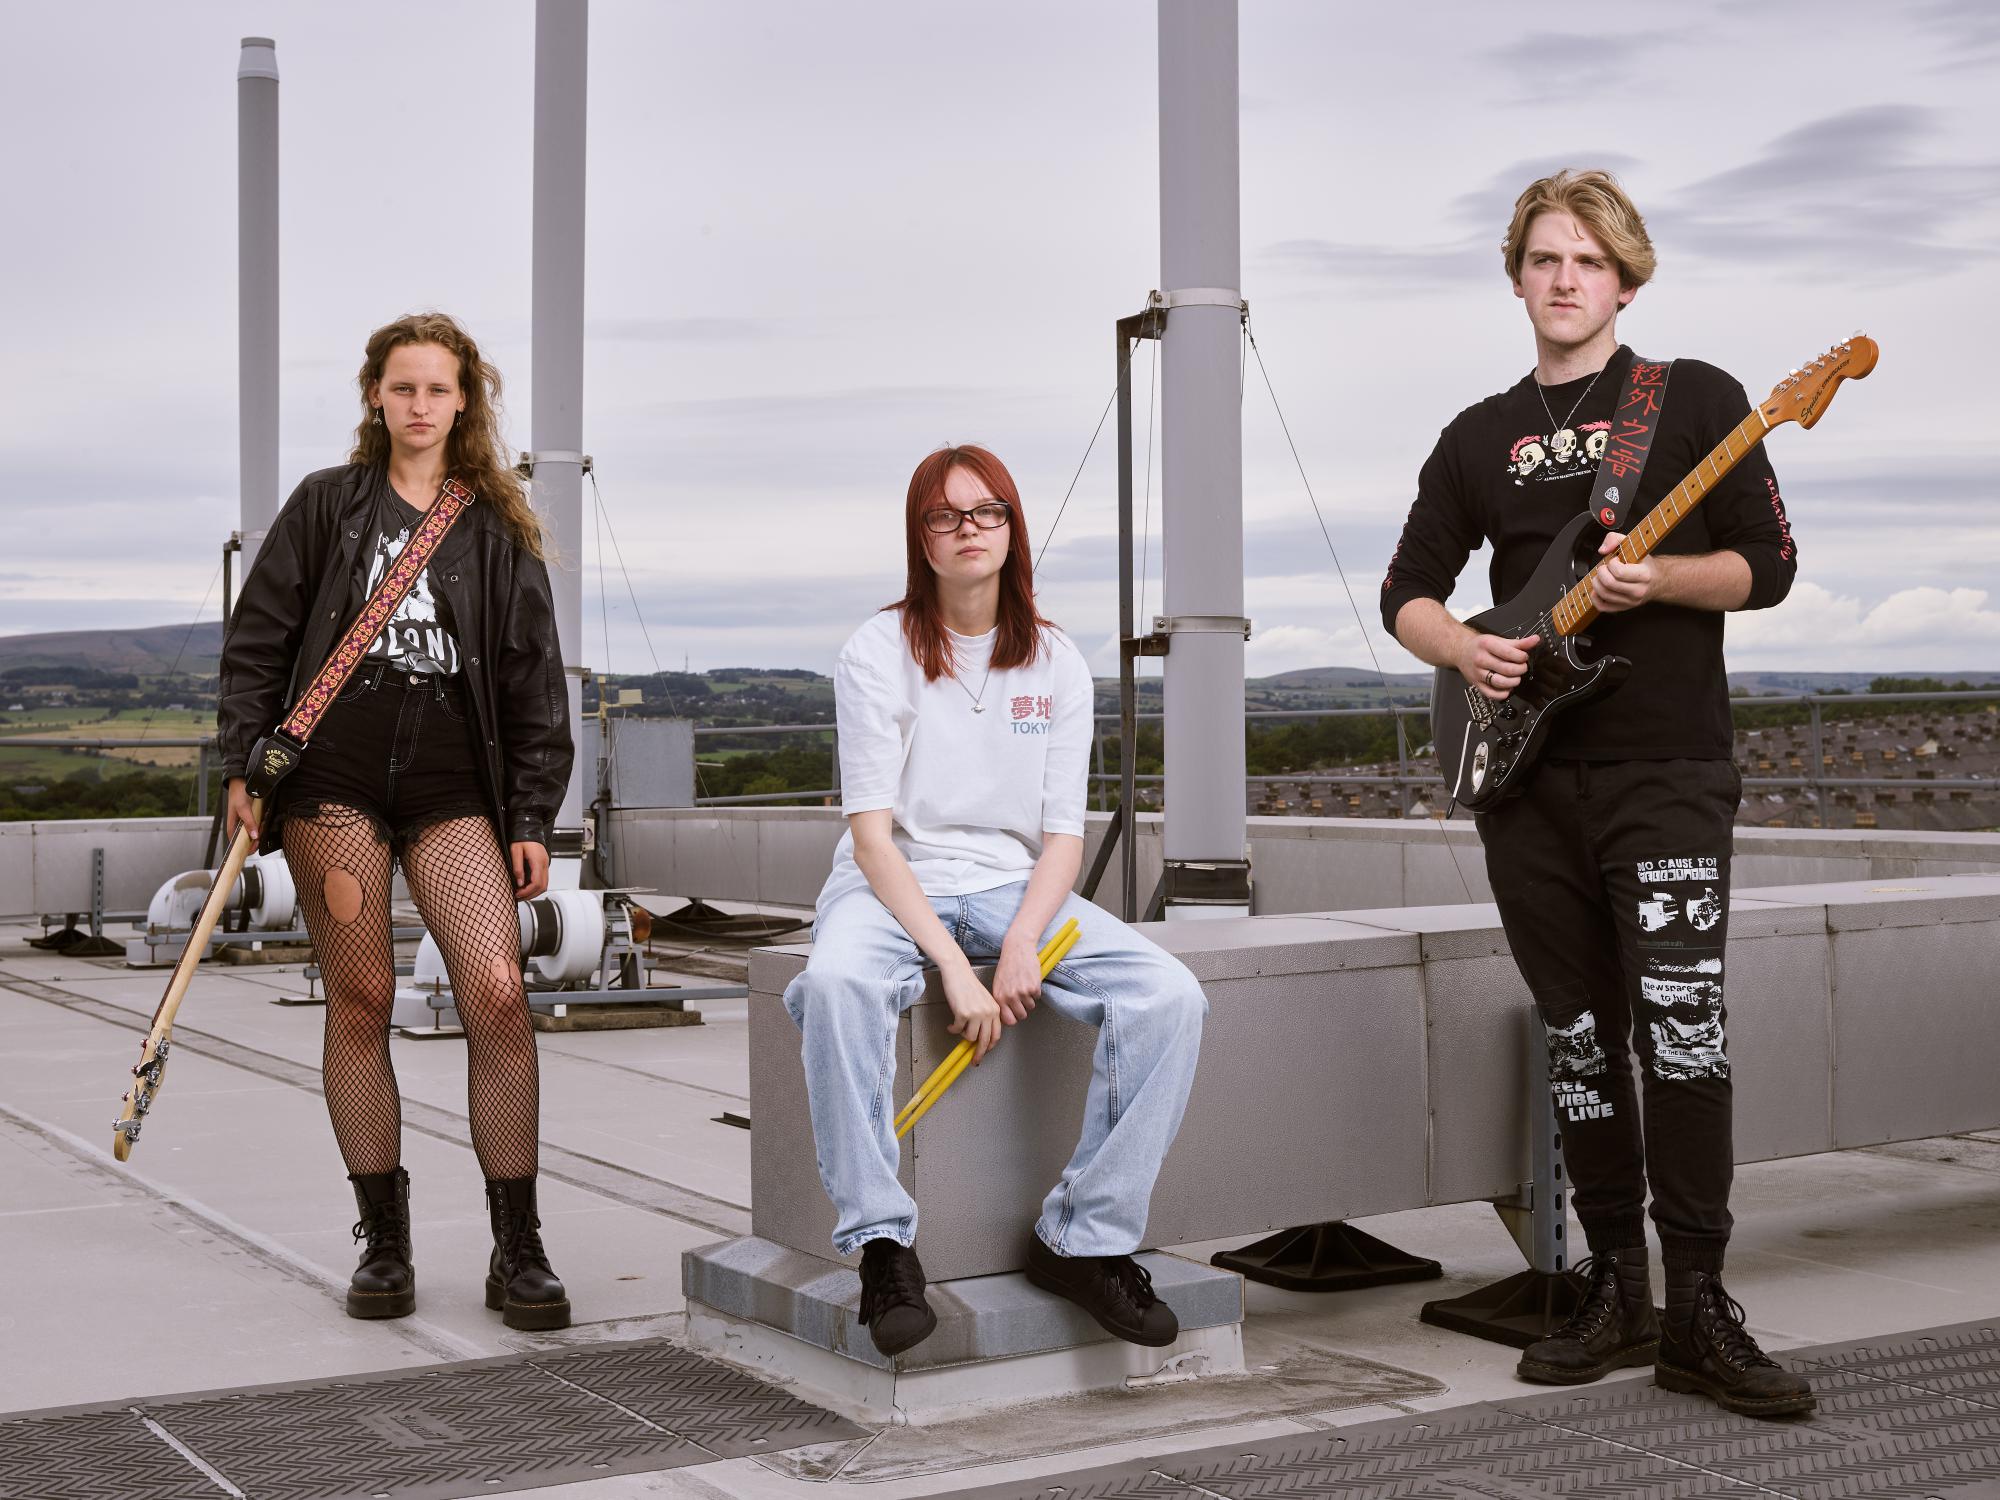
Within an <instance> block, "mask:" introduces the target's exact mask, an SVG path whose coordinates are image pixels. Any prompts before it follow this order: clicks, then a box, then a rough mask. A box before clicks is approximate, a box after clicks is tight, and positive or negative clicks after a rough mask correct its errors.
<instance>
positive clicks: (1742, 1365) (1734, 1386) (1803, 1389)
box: [1653, 1269, 1814, 1417]
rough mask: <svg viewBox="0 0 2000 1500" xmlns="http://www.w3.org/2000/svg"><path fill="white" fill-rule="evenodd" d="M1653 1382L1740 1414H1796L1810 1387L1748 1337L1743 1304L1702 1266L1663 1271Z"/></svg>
mask: <svg viewBox="0 0 2000 1500" xmlns="http://www.w3.org/2000/svg"><path fill="white" fill-rule="evenodd" d="M1653 1384H1655V1385H1657V1386H1659V1387H1660V1388H1661V1389H1662V1390H1669V1391H1685V1392H1692V1393H1696V1394H1699V1395H1703V1396H1707V1397H1708V1398H1709V1399H1710V1400H1712V1401H1714V1402H1716V1403H1718V1404H1719V1405H1721V1406H1724V1407H1726V1408H1728V1409H1729V1410H1730V1411H1733V1412H1741V1413H1742V1414H1743V1415H1744V1416H1746V1417H1802V1416H1805V1415H1807V1414H1808V1413H1809V1412H1811V1411H1812V1409H1813V1406H1814V1402H1813V1393H1812V1387H1811V1386H1809V1385H1808V1384H1806V1381H1805V1378H1804V1377H1803V1376H1800V1375H1794V1374H1793V1373H1792V1372H1791V1371H1790V1370H1787V1369H1784V1368H1783V1367H1782V1366H1780V1365H1779V1364H1778V1362H1777V1361H1776V1360H1774V1359H1772V1358H1771V1357H1770V1356H1769V1355H1768V1354H1766V1353H1765V1352H1764V1351H1763V1350H1762V1349H1760V1348H1758V1347H1757V1341H1756V1340H1755V1339H1753V1338H1752V1337H1750V1331H1749V1330H1748V1329H1746V1328H1745V1327H1744V1326H1743V1306H1742V1304H1741V1303H1739V1302H1738V1301H1737V1300H1736V1299H1735V1298H1734V1297H1732V1296H1730V1295H1729V1293H1727V1292H1726V1291H1724V1290H1723V1289H1722V1282H1721V1280H1720V1278H1718V1277H1716V1276H1714V1275H1712V1274H1710V1273H1709V1272H1707V1271H1675V1270H1671V1269H1670V1270H1669V1271H1668V1272H1667V1326H1666V1330H1665V1332H1664V1333H1663V1334H1662V1335H1661V1337H1660V1357H1659V1360H1658V1362H1657V1363H1656V1364H1655V1365H1654V1366H1653Z"/></svg>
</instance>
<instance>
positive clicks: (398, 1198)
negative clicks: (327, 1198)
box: [347, 1167, 417, 1318]
mask: <svg viewBox="0 0 2000 1500" xmlns="http://www.w3.org/2000/svg"><path fill="white" fill-rule="evenodd" d="M347 1180H348V1181H349V1182H351V1183H353V1184H354V1206H355V1207H356V1208H358V1209H359V1210H360V1211H361V1220H360V1222H359V1223H357V1224H356V1225H355V1226H354V1237H355V1239H357V1240H363V1241H366V1243H365V1244H364V1245H363V1246H362V1248H361V1264H360V1265H358V1266H356V1267H355V1268H354V1278H353V1279H352V1280H351V1281H349V1282H348V1284H347V1315H348V1317H350V1318H402V1317H407V1316H408V1315H409V1314H411V1313H413V1312H415V1311H416V1310H417V1273H416V1271H415V1270H414V1269H413V1268H412V1266H411V1264H410V1174H409V1173H408V1172H405V1171H404V1170H403V1169H402V1168H401V1167H398V1168H396V1170H395V1171H393V1172H362V1173H359V1174H354V1173H349V1174H348V1178H347Z"/></svg>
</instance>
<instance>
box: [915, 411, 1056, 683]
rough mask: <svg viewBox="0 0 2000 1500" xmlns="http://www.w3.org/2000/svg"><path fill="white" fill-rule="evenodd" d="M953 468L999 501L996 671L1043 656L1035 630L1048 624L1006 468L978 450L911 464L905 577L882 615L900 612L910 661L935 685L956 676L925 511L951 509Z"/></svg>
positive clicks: (944, 451) (941, 452) (947, 452)
mask: <svg viewBox="0 0 2000 1500" xmlns="http://www.w3.org/2000/svg"><path fill="white" fill-rule="evenodd" d="M953 469H966V470H969V471H970V472H971V473H972V474H973V476H974V477H976V478H977V479H979V480H980V481H981V482H982V483H983V484H984V485H985V486H986V488H987V489H988V490H989V491H991V492H992V495H993V497H994V499H996V500H1002V501H1005V502H1006V505H1007V509H1008V512H1009V513H1010V517H1011V518H1010V520H1009V522H1008V526H1007V559H1006V561H1005V562H1003V563H1001V565H1000V619H999V635H998V636H997V638H996V639H995V640H994V642H993V655H992V658H991V659H992V663H993V668H994V670H995V671H999V672H1005V671H1008V670H1009V669H1011V668H1014V667H1025V666H1027V665H1028V664H1029V663H1030V662H1032V661H1034V660H1035V659H1036V658H1037V657H1038V656H1040V655H1041V652H1042V636H1041V631H1042V627H1043V626H1045V625H1048V624H1050V623H1051V622H1050V621H1048V620H1045V619H1043V618H1042V616H1041V615H1040V613H1038V612H1037V611H1036V609H1035V560H1034V557H1033V556H1032V555H1031V554H1030V553H1029V551H1028V518H1027V517H1026V516H1025V515H1023V514H1022V512H1021V491H1020V490H1019V488H1017V487H1016V485H1015V484H1014V476H1013V475H1012V474H1009V473H1008V472H1007V466H1006V465H1005V464H1003V463H1001V462H1000V460H999V459H997V458H995V457H994V456H993V455H992V454H991V453H990V452H988V451H987V450H986V449H984V448H979V447H975V446H973V445H972V444H969V443H968V444H966V445H964V446H963V447H958V448H940V449H938V450H937V452H935V453H933V454H930V455H929V456H928V457H926V458H925V459H924V461H923V462H922V463H920V464H918V465H917V471H916V473H914V474H912V475H911V476H910V494H909V499H908V500H907V501H906V502H905V504H904V507H903V533H904V538H905V544H906V547H907V550H908V553H909V576H908V580H907V582H906V583H905V585H904V589H903V597H902V598H901V599H899V600H897V601H896V602H895V603H894V604H891V605H888V606H887V608H889V609H899V610H901V611H902V612H903V639H904V640H905V641H907V642H908V643H909V647H910V655H912V656H913V657H915V658H916V660H917V665H918V666H920V667H922V668H923V669H924V681H926V682H936V681H937V680H938V679H939V678H940V677H949V676H951V675H952V674H953V672H954V671H955V670H956V669H957V662H956V660H955V659H954V658H953V654H952V649H951V637H950V635H949V634H947V633H946V631H945V625H944V617H943V615H942V614H941V613H940V611H939V609H938V586H937V574H936V573H935V572H934V571H933V570H932V568H931V558H930V551H929V549H928V548H927V547H926V546H925V541H924V539H925V532H924V512H926V511H932V510H936V509H938V508H939V507H940V506H944V505H948V504H950V502H949V501H947V500H946V499H945V498H944V482H945V479H946V477H947V476H948V475H949V474H950V473H951V471H952V470H953Z"/></svg>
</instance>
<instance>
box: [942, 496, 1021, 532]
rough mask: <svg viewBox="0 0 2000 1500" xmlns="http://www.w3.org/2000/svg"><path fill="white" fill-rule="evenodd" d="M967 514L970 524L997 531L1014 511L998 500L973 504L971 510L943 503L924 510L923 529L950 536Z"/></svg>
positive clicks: (1010, 518)
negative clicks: (935, 507)
mask: <svg viewBox="0 0 2000 1500" xmlns="http://www.w3.org/2000/svg"><path fill="white" fill-rule="evenodd" d="M967 516H970V517H971V518H972V524H973V525H974V526H977V527H978V528H979V529H980V530H981V531H998V530H999V529H1000V528H1001V527H1002V526H1005V525H1006V524H1007V523H1008V522H1009V521H1010V520H1012V519H1013V518H1014V512H1013V511H1011V510H1009V509H1008V508H1007V506H1006V505H1005V504H1003V503H1002V502H1001V501H998V500H989V501H987V502H986V503H985V504H984V505H975V506H973V507H972V509H971V510H960V509H958V508H957V507H956V506H951V505H945V506H940V507H939V508H938V509H936V510H927V511H925V512H924V529H925V530H926V531H935V532H936V533H937V534H938V535H939V536H950V535H951V533H952V532H954V531H956V530H958V528H959V527H961V526H963V525H964V524H965V520H966V517H967Z"/></svg>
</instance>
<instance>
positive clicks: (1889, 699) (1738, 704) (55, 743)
mask: <svg viewBox="0 0 2000 1500" xmlns="http://www.w3.org/2000/svg"><path fill="white" fill-rule="evenodd" d="M1996 701H2000V688H1996V689H1982V688H1973V689H1968V690H1962V691H1951V692H1928V693H1926V692H1916V693H1797V694H1787V695H1780V694H1773V695H1771V696H1768V697H1756V698H1731V699H1730V700H1729V706H1730V709H1731V711H1732V713H1733V712H1734V711H1735V710H1738V709H1767V708H1782V707H1788V706H1794V705H1804V706H1805V708H1806V710H1807V719H1808V728H1809V731H1810V734H1811V739H1812V747H1811V751H1810V755H1811V763H1810V765H1809V766H1807V767H1805V768H1802V769H1801V770H1800V771H1798V772H1794V773H1792V774H1789V775H1776V774H1773V775H1769V776H1746V777H1744V778H1743V784H1744V786H1746V787H1761V788H1770V787H1798V788H1800V789H1802V790H1804V791H1807V792H1809V793H1811V794H1812V796H1813V799H1814V801H1815V803H1816V805H1817V807H1818V810H1819V814H1820V821H1821V823H1822V824H1824V823H1825V821H1826V816H1827V805H1826V804H1827V798H1828V796H1829V794H1831V793H1835V792H1838V791H1840V790H1841V789H1843V788H1849V787H1853V788H1867V789H1881V788H1893V789H1896V790H1901V789H1903V788H1905V787H1909V788H1913V789H1914V788H1917V787H1923V788H1930V789H1934V790H1939V791H1995V790H2000V781H1996V780H1994V779H1990V778H1987V777H1982V776H1976V775H1975V776H1957V777H1947V776H1937V775H1934V774H1928V773H1921V772H1920V773H1917V774H1913V775H1909V776H1828V775H1826V774H1825V771H1826V749H1825V743H1826V719H1827V717H1828V715H1827V712H1826V710H1828V709H1829V708H1831V709H1835V710H1838V709H1841V708H1847V709H1855V708H1861V707H1864V706H1865V707H1869V708H1874V707H1877V706H1880V705H1883V704H1890V703H1939V704H1952V703H1992V702H1996ZM1412 715H1415V716H1417V717H1419V718H1422V719H1428V718H1429V717H1430V705H1429V704H1427V703H1392V704H1385V705H1383V706H1382V707H1379V708H1253V709H1246V710H1245V711H1244V715H1243V717H1244V718H1245V719H1246V720H1249V721H1256V722H1259V723H1267V722H1270V721H1272V720H1311V719H1342V718H1347V719H1352V718H1381V717H1383V716H1390V717H1393V718H1394V720H1395V722H1396V769H1395V770H1394V771H1393V772H1390V771H1376V772H1365V771H1352V772H1349V771H1324V770H1318V771H1289V772H1285V773H1282V774H1278V775H1260V776H1247V777H1245V778H1244V781H1245V784H1246V785H1251V786H1256V785H1266V784H1272V783H1289V784H1294V785H1310V784H1312V783H1315V782H1317V783H1324V784H1327V785H1334V784H1339V785H1345V786H1389V787H1394V788H1398V789H1399V790H1408V789H1413V788H1422V787H1441V786H1443V785H1444V779H1443V778H1442V777H1441V776H1439V775H1437V774H1436V773H1435V772H1432V771H1426V770H1423V769H1421V768H1419V767H1418V766H1417V765H1416V764H1415V762H1417V761H1418V760H1420V759H1422V757H1420V756H1418V755H1415V754H1413V753H1412V752H1411V750H1410V740H1409V735H1408V734H1407V733H1406V732H1405V731H1404V725H1403V721H1404V720H1405V719H1406V718H1408V717H1410V716H1412ZM1165 717H1166V715H1165V714H1163V713H1142V714H1138V715H1136V716H1135V718H1136V721H1137V722H1138V723H1141V724H1146V723H1159V722H1161V721H1163V720H1164V719H1165ZM1867 717H1871V718H1872V717H1876V716H1875V715H1868V716H1867ZM1091 719H1092V728H1091V739H1092V762H1093V766H1094V769H1093V770H1092V771H1091V773H1090V774H1089V777H1088V780H1089V783H1090V784H1091V785H1092V786H1094V787H1095V788H1096V789H1097V802H1098V808H1099V810H1100V811H1103V810H1105V809H1106V808H1107V807H1108V798H1107V796H1106V792H1107V791H1108V789H1109V787H1111V786H1112V785H1115V784H1116V783H1117V781H1118V779H1119V778H1118V775H1117V773H1116V772H1109V771H1107V770H1106V769H1105V742H1106V739H1107V736H1106V734H1105V726H1106V725H1115V724H1117V722H1118V715H1117V714H1115V713H1094V714H1092V716H1091ZM1836 721H1838V720H1837V716H1836ZM790 734H823V735H825V736H826V737H827V739H828V741H829V745H830V749H831V751H832V763H833V777H832V780H833V785H832V786H828V787H813V788H809V789H806V790H799V791H784V792H753V793H750V794H747V795H740V796H720V797H707V796H698V797H696V798H695V805H696V806H698V807H731V806H742V807H754V806H760V805H768V804H777V803H787V802H809V801H815V800H820V799H824V798H827V797H838V796H839V795H840V734H839V731H838V729H837V728H836V727H835V726H834V725H832V724H741V725H721V724H717V725H707V724H703V725H697V726H696V727H695V730H694V735H695V739H696V740H697V741H700V740H701V739H704V738H708V739H719V738H725V737H733V736H745V737H768V736H773V735H790ZM214 745H215V741H214V739H213V737H212V736H211V737H205V738H185V737H183V738H166V737H161V738H156V739H132V738H118V737H76V736H55V735H29V736H21V737H18V738H12V739H8V738H0V750H6V749H9V748H24V749H27V748H41V749H77V750H114V749H161V750H168V749H194V750H196V751H198V754H197V757H196V764H195V779H196V786H197V793H196V804H197V805H196V812H197V814H198V815H199V816H201V817H207V816H209V812H210V807H209V796H208V782H209V776H210V773H211V770H212V756H211V752H212V751H213V749H214ZM156 769H171V768H156ZM1133 779H1134V780H1135V781H1137V782H1139V783H1141V784H1146V785H1152V784H1157V783H1159V782H1162V781H1164V780H1165V778H1164V777H1162V776H1158V775H1144V776H1135V777H1134V778H1133ZM1399 804H1400V806H1401V810H1402V811H1404V812H1407V811H1408V810H1409V808H1408V805H1407V803H1406V802H1402V801H1401V799H1399Z"/></svg>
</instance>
